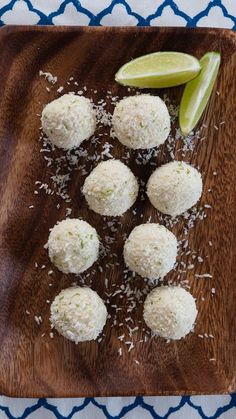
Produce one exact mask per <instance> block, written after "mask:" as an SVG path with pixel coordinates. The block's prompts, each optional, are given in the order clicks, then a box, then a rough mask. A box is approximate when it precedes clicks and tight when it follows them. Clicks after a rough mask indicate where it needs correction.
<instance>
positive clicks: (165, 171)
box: [147, 161, 202, 217]
mask: <svg viewBox="0 0 236 419" xmlns="http://www.w3.org/2000/svg"><path fill="white" fill-rule="evenodd" d="M201 194H202V177H201V174H200V173H199V171H198V170H197V169H195V168H194V167H192V166H190V165H189V164H187V163H184V162H182V161H173V162H170V163H167V164H164V165H163V166H161V167H159V168H157V169H156V170H155V171H154V172H153V174H152V175H151V176H150V178H149V180H148V183H147V195H148V198H149V199H150V201H151V203H152V205H153V206H154V207H155V208H156V209H158V210H159V211H161V212H163V213H164V214H169V215H171V216H172V217H175V216H177V215H179V214H182V213H183V212H185V211H187V210H188V209H189V208H191V207H192V206H193V205H195V204H196V203H197V201H198V200H199V198H200V197H201Z"/></svg>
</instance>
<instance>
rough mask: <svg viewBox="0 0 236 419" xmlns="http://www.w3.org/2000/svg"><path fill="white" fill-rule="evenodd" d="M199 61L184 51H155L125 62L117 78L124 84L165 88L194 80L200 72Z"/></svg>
mask: <svg viewBox="0 0 236 419" xmlns="http://www.w3.org/2000/svg"><path fill="white" fill-rule="evenodd" d="M200 69H201V67H200V64H199V61H198V60H197V59H196V58H195V57H193V56H192V55H189V54H184V53H182V52H173V51H170V52H154V53H153V54H148V55H143V56H142V57H138V58H135V59H134V60H131V61H129V62H128V63H126V64H124V65H123V66H122V67H121V68H120V69H119V71H118V72H117V73H116V75H115V80H116V81H117V82H118V83H120V84H122V85H124V86H134V87H142V88H150V87H151V88H163V87H171V86H178V85H179V84H183V83H187V82H188V81H189V80H192V79H193V78H194V77H196V76H197V74H198V73H199V72H200Z"/></svg>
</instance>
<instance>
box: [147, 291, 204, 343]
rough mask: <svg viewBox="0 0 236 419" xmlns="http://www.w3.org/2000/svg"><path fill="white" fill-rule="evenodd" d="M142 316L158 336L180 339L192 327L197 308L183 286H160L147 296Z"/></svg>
mask: <svg viewBox="0 0 236 419" xmlns="http://www.w3.org/2000/svg"><path fill="white" fill-rule="evenodd" d="M143 316H144V320H145V322H146V324H147V326H148V327H149V328H150V329H151V330H152V331H153V332H154V333H156V334H157V335H158V336H161V337H163V338H166V339H181V338H183V337H184V336H186V335H187V334H188V333H189V332H190V331H191V330H192V329H193V325H194V322H195V320H196V317H197V308H196V304H195V300H194V298H193V296H192V295H191V294H190V293H189V292H187V291H186V290H185V289H184V288H180V287H167V286H161V287H157V288H155V289H154V290H153V291H151V292H150V294H149V295H148V296H147V298H146V300H145V303H144V312H143Z"/></svg>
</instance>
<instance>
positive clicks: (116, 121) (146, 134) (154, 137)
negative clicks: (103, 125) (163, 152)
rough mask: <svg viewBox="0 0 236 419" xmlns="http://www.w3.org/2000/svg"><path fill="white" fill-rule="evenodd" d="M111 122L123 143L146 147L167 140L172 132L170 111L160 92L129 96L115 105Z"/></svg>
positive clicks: (129, 145) (135, 147)
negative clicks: (156, 94)
mask: <svg viewBox="0 0 236 419" xmlns="http://www.w3.org/2000/svg"><path fill="white" fill-rule="evenodd" d="M112 124H113V128H114V132H115V135H116V137H117V138H118V140H119V141H120V142H121V143H122V144H124V145H125V146H127V147H129V148H134V149H137V148H142V149H147V148H151V147H157V146H159V145H160V144H163V143H164V141H165V140H166V138H167V137H168V135H169V132H170V115H169V112H168V109H167V107H166V105H165V103H164V102H163V100H161V98H159V97H158V96H150V95H137V96H129V97H127V98H125V99H122V100H121V101H120V102H119V103H118V104H117V105H116V107H115V110H114V114H113V118H112Z"/></svg>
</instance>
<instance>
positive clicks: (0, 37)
mask: <svg viewBox="0 0 236 419" xmlns="http://www.w3.org/2000/svg"><path fill="white" fill-rule="evenodd" d="M127 31H129V32H130V33H135V32H136V33H141V32H146V33H148V32H150V33H153V32H157V33H168V32H169V33H171V32H175V33H177V34H178V33H187V32H190V31H191V32H192V33H193V34H198V33H199V34H207V35H216V34H219V33H220V34H221V37H222V38H223V39H228V40H229V41H230V42H232V43H233V44H234V45H235V46H236V31H235V30H233V29H227V28H216V27H215V28H207V27H201V28H188V27H178V26H163V27H158V26H143V27H141V26H119V27H113V26H79V25H78V26H77V25H75V26H70V25H65V26H64V25H61V26H56V25H35V26H34V25H4V26H2V27H0V43H2V42H3V41H4V40H5V38H6V37H8V36H10V35H12V34H15V33H18V32H19V33H20V32H42V33H44V32H51V33H52V34H53V33H54V32H57V33H58V32H61V33H67V32H75V33H76V32H87V33H89V32H115V33H119V32H121V33H122V32H127ZM235 48H236V47H235ZM235 52H236V50H235ZM0 72H1V68H0ZM235 391H236V380H235V379H234V380H233V381H232V382H231V383H230V384H229V385H228V388H227V389H225V388H224V389H222V390H217V392H216V391H206V392H204V393H202V392H201V391H198V390H191V391H186V390H174V391H171V392H170V391H169V390H163V391H158V392H155V391H154V392H150V391H149V392H148V394H143V393H140V392H126V393H125V394H124V392H123V391H122V390H121V391H118V392H115V393H113V392H112V393H111V392H106V391H105V392H104V391H103V392H100V391H99V390H98V391H96V393H94V394H93V395H91V394H90V395H85V394H84V393H83V392H76V393H73V392H72V393H71V394H70V395H68V394H66V395H62V396H61V395H60V396H58V395H57V394H56V393H45V392H44V393H42V392H39V391H34V392H33V394H32V393H27V394H23V395H16V394H15V393H14V392H11V391H9V389H7V388H6V386H5V388H4V387H3V386H1V387H0V394H2V395H4V396H7V397H14V398H23V397H24V398H65V399H67V398H74V397H75V398H86V397H89V398H90V397H130V396H131V397H132V396H133V397H136V396H167V395H173V396H186V395H189V396H192V395H203V394H204V395H217V394H222V395H223V394H232V393H234V392H235Z"/></svg>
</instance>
